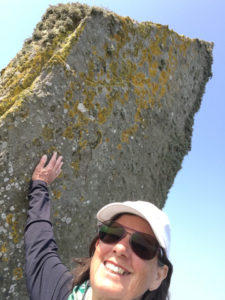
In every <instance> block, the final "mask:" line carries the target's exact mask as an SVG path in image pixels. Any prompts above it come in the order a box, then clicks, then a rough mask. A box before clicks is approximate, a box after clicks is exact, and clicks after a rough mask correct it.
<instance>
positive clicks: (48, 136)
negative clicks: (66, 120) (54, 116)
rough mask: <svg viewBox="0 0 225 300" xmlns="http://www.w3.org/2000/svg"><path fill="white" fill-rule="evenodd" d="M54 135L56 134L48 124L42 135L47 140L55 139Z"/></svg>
mask: <svg viewBox="0 0 225 300" xmlns="http://www.w3.org/2000/svg"><path fill="white" fill-rule="evenodd" d="M53 135H54V132H53V129H52V128H49V127H48V126H47V125H46V126H45V127H44V128H43V129H42V136H43V138H44V140H45V141H49V140H51V139H53Z"/></svg>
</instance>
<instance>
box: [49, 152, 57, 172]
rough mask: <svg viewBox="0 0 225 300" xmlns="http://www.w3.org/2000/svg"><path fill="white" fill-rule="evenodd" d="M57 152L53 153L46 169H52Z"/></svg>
mask: <svg viewBox="0 0 225 300" xmlns="http://www.w3.org/2000/svg"><path fill="white" fill-rule="evenodd" d="M56 157H57V152H54V153H53V155H52V157H51V159H50V161H49V163H48V166H47V167H50V168H53V167H54V166H55V163H56Z"/></svg>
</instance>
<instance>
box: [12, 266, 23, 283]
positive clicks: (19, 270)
mask: <svg viewBox="0 0 225 300" xmlns="http://www.w3.org/2000/svg"><path fill="white" fill-rule="evenodd" d="M13 278H14V279H15V280H20V279H22V278H23V270H22V268H20V267H18V268H15V269H13Z"/></svg>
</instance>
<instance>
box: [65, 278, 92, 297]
mask: <svg viewBox="0 0 225 300" xmlns="http://www.w3.org/2000/svg"><path fill="white" fill-rule="evenodd" d="M88 287H89V282H88V281H85V282H84V283H82V284H81V285H79V286H77V285H76V286H75V287H74V288H73V292H72V293H71V294H70V295H69V297H68V299H67V300H83V299H84V298H83V297H84V295H85V293H86V291H87V289H88Z"/></svg>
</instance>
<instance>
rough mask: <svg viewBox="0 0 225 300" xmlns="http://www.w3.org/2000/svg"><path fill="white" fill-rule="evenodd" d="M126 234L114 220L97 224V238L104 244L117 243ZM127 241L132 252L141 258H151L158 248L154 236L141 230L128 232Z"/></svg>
mask: <svg viewBox="0 0 225 300" xmlns="http://www.w3.org/2000/svg"><path fill="white" fill-rule="evenodd" d="M126 234H127V233H126V229H125V228H124V227H122V226H121V225H120V224H118V223H116V222H109V223H107V222H104V223H101V225H100V226H99V239H100V240H101V241H102V242H103V243H106V244H114V243H117V242H118V241H120V240H121V239H122V238H123V237H124V236H125V235H126ZM129 241H130V246H131V248H132V250H133V252H134V253H135V254H136V255H137V256H138V257H140V258H141V259H147V260H148V259H152V258H153V257H154V256H155V255H156V253H157V251H158V248H159V244H158V242H157V240H156V239H155V238H154V237H152V236H151V235H149V234H145V233H142V232H134V233H132V234H130V240H129Z"/></svg>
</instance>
